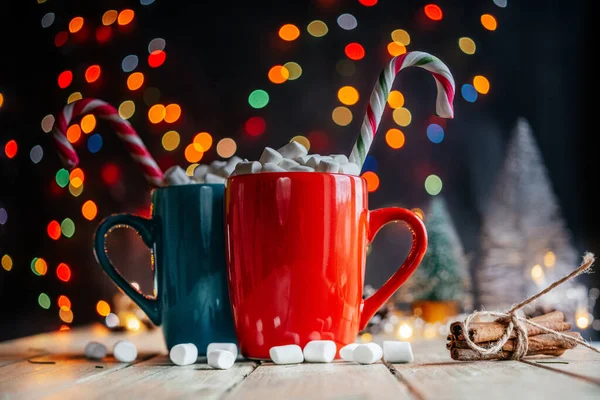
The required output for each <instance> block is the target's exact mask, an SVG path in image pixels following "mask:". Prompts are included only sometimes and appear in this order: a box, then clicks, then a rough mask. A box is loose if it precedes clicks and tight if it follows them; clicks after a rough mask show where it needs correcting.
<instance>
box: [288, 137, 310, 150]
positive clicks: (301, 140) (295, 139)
mask: <svg viewBox="0 0 600 400" xmlns="http://www.w3.org/2000/svg"><path fill="white" fill-rule="evenodd" d="M290 142H296V143H300V144H301V145H302V146H304V147H305V148H306V150H310V140H308V138H307V137H306V136H302V135H298V136H294V137H293V138H292V139H291V140H290Z"/></svg>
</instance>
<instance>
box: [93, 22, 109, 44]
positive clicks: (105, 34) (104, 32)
mask: <svg viewBox="0 0 600 400" xmlns="http://www.w3.org/2000/svg"><path fill="white" fill-rule="evenodd" d="M111 35H112V29H111V27H110V26H99V27H98V28H96V40H97V41H98V43H100V44H103V43H106V42H108V41H109V40H110V36H111Z"/></svg>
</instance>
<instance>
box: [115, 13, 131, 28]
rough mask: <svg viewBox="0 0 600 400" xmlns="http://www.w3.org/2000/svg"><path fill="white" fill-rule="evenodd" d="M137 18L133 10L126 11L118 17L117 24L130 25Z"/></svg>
mask: <svg viewBox="0 0 600 400" xmlns="http://www.w3.org/2000/svg"><path fill="white" fill-rule="evenodd" d="M134 17H135V12H134V11H133V10H131V9H125V10H123V11H121V12H120V13H119V15H118V16H117V23H118V24H119V25H123V26H124V25H129V24H130V23H131V21H133V18H134Z"/></svg>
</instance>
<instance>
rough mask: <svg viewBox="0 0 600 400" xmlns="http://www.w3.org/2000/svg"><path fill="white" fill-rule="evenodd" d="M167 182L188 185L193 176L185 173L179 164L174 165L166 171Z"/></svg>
mask: <svg viewBox="0 0 600 400" xmlns="http://www.w3.org/2000/svg"><path fill="white" fill-rule="evenodd" d="M165 182H167V184H168V185H169V186H171V185H187V184H188V183H190V182H191V178H190V177H189V176H188V175H187V174H186V173H185V171H184V170H183V168H181V167H180V166H179V165H174V166H172V167H171V168H169V169H168V170H166V171H165Z"/></svg>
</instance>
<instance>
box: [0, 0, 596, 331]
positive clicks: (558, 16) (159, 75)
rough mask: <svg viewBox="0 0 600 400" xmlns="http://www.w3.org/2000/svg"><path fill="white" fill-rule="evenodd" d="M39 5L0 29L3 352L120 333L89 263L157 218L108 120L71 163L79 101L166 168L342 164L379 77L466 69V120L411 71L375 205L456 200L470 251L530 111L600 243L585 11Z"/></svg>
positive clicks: (119, 259) (136, 244)
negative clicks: (124, 222) (8, 342)
mask: <svg viewBox="0 0 600 400" xmlns="http://www.w3.org/2000/svg"><path fill="white" fill-rule="evenodd" d="M29 3H31V4H25V5H19V7H22V8H21V9H19V10H16V9H15V10H14V11H13V12H12V14H11V13H7V14H6V16H5V18H4V19H5V21H4V26H3V27H2V29H3V31H2V34H3V36H2V37H4V38H5V44H4V48H3V54H4V57H5V59H10V60H12V61H10V62H9V63H8V64H9V65H3V67H2V68H3V70H2V71H3V72H2V74H0V127H1V128H2V129H1V130H0V145H1V148H0V167H1V172H2V174H1V177H2V186H1V189H0V190H1V192H0V194H1V197H0V257H1V265H2V268H1V269H0V301H1V303H0V304H1V310H2V311H0V316H1V317H0V318H1V320H2V325H3V326H5V327H8V326H10V327H12V328H11V329H2V330H1V331H0V339H2V338H7V337H12V336H18V335H23V334H30V333H34V332H38V331H43V330H53V329H69V328H70V327H71V326H73V325H77V324H85V323H89V322H106V321H110V320H111V318H113V317H112V316H111V314H110V313H111V298H112V295H113V294H114V293H115V292H116V289H115V288H114V286H113V285H112V283H111V282H110V281H109V279H108V278H107V277H105V276H104V274H103V273H102V272H101V270H100V268H99V267H98V265H97V264H96V262H95V259H94V256H93V253H92V250H91V240H92V236H93V232H94V229H95V227H96V226H97V224H98V223H99V221H100V220H101V219H102V218H104V217H105V216H107V215H109V214H112V213H116V212H132V213H136V214H139V215H144V216H148V213H149V204H150V189H149V187H148V185H147V184H146V182H145V181H144V179H143V176H142V174H141V172H140V170H139V169H138V168H137V166H136V165H135V164H134V163H133V161H132V160H131V159H130V157H129V156H128V154H127V153H126V151H125V150H124V147H123V146H122V145H121V143H120V142H119V141H118V139H117V137H116V135H115V134H114V133H113V132H111V130H110V128H109V126H108V124H107V123H106V122H104V121H101V120H96V118H94V117H93V116H91V115H88V116H84V117H83V118H81V119H79V120H77V123H76V124H73V125H71V127H70V128H69V129H68V131H67V138H68V140H69V141H70V142H71V143H73V144H74V145H75V148H76V149H77V151H78V153H79V155H80V159H81V164H80V165H79V167H78V168H76V169H73V170H71V171H67V170H65V169H63V168H62V166H61V165H60V163H59V160H58V157H57V155H56V153H55V151H54V149H53V147H52V144H51V141H50V139H49V135H48V134H47V132H49V131H50V129H51V127H52V123H53V121H54V117H53V114H54V113H55V112H57V111H58V110H60V109H61V108H62V107H63V106H64V105H65V104H67V103H69V102H72V101H75V100H77V99H80V98H82V97H96V98H100V99H103V100H106V101H108V102H109V103H111V104H113V105H114V106H115V107H117V108H118V110H119V114H120V115H121V116H122V117H123V118H125V119H128V120H129V121H130V122H131V123H132V125H133V126H134V127H135V128H136V130H137V131H138V132H139V133H140V135H141V136H142V138H143V140H144V141H145V143H146V145H147V146H148V148H149V150H150V152H151V153H152V154H153V155H154V157H155V158H156V160H157V161H158V163H159V165H160V166H161V167H162V168H163V170H165V169H167V168H168V167H170V166H172V165H175V164H179V165H181V166H182V167H184V168H185V169H186V170H187V171H188V173H189V174H192V173H193V169H194V168H195V166H196V165H197V164H198V163H209V162H211V161H213V160H216V159H224V158H225V159H226V158H229V157H231V156H233V155H238V156H240V157H242V158H248V159H258V157H259V156H260V153H261V151H262V149H263V148H264V147H265V146H270V147H274V148H277V147H280V146H282V145H283V144H285V143H286V142H288V141H290V140H298V141H300V142H302V143H303V144H305V145H307V146H310V152H311V153H320V154H331V153H344V154H349V152H350V149H351V147H352V145H353V143H354V141H355V139H356V137H357V134H358V131H359V129H360V124H361V122H362V119H363V117H364V112H365V109H366V104H367V102H368V99H369V96H370V93H371V90H372V88H373V85H374V83H375V79H376V77H377V76H378V74H379V72H380V70H381V69H382V68H383V67H384V66H385V65H386V63H387V62H388V61H389V60H390V59H391V58H392V57H393V56H396V55H400V54H402V53H404V52H406V51H410V50H421V51H427V52H430V53H432V54H434V55H437V56H438V57H440V58H441V59H442V60H443V61H444V62H446V63H447V64H448V65H449V67H450V69H451V71H452V72H453V74H454V77H455V80H456V101H455V109H456V119H455V120H443V119H440V118H438V117H436V116H435V115H434V110H435V107H434V104H435V85H434V83H433V80H432V79H431V76H430V75H429V74H427V73H426V72H424V71H422V70H420V69H416V68H414V69H409V70H406V71H403V72H402V73H401V78H400V79H399V80H398V81H397V83H396V84H395V85H394V89H395V90H394V91H393V92H392V93H391V94H390V98H389V101H388V107H387V108H386V111H385V114H384V117H383V120H382V124H381V127H380V129H379V131H378V134H377V136H376V140H375V143H374V145H373V146H372V148H371V151H370V155H369V157H368V158H367V161H366V162H365V166H364V168H363V176H364V178H365V179H366V180H367V183H368V187H369V191H370V192H371V194H370V205H371V208H377V207H383V206H391V205H397V206H402V207H407V208H411V209H415V210H417V211H419V212H421V211H420V210H421V209H422V208H424V207H426V205H427V202H428V200H429V199H430V198H431V196H436V195H444V196H445V197H446V199H447V200H448V202H449V204H450V208H451V211H452V214H453V218H454V219H455V221H456V222H457V228H458V230H459V232H460V234H461V238H462V239H463V242H464V243H463V244H464V246H465V248H466V250H467V251H468V252H469V253H471V254H472V255H476V253H477V246H478V241H477V237H478V229H479V221H480V218H481V209H482V205H483V203H484V201H485V199H486V195H487V193H488V190H489V188H490V186H491V183H492V181H493V178H494V174H495V173H496V172H497V169H498V167H499V166H500V163H501V162H502V151H503V145H504V143H505V141H506V139H507V137H508V134H509V132H510V129H511V128H512V126H513V124H514V123H515V121H516V118H517V117H519V116H525V117H526V118H528V119H529V120H530V122H531V123H532V126H533V128H534V133H535V134H536V138H537V139H538V142H539V143H540V146H541V148H542V153H543V155H544V160H545V162H546V164H547V166H548V168H549V170H550V176H551V178H552V180H553V182H554V188H555V191H556V193H557V195H558V197H559V200H560V202H561V206H562V208H563V213H564V215H565V217H566V219H567V224H568V226H569V228H570V229H571V231H572V233H573V236H574V244H575V245H576V248H577V249H578V250H580V251H583V250H584V249H589V250H593V246H594V245H597V244H598V228H597V227H596V226H595V225H596V224H595V223H594V221H596V222H597V221H598V212H597V211H595V210H594V209H593V208H592V207H587V204H588V203H586V192H585V189H582V188H583V187H584V186H583V185H582V184H583V183H584V182H586V179H590V177H589V176H587V178H586V174H589V173H590V172H589V171H588V170H586V168H584V165H585V163H584V162H582V160H585V157H582V156H580V155H578V153H577V152H578V151H585V150H584V149H586V148H587V146H586V142H585V141H586V140H587V139H586V137H585V136H584V135H583V132H584V131H585V129H584V128H585V126H586V120H585V118H587V115H586V113H585V112H584V111H585V110H584V107H585V104H584V103H583V101H582V100H581V97H582V95H583V90H584V89H583V87H584V86H583V85H584V75H583V74H577V73H575V72H574V71H579V70H581V69H582V68H583V66H584V65H586V59H585V57H584V53H583V49H584V46H585V40H587V39H586V35H585V34H584V31H583V26H584V24H582V23H581V21H582V20H583V18H584V15H585V12H584V11H585V8H584V7H585V5H584V3H583V2H581V3H580V2H577V1H575V2H569V4H565V5H557V4H552V5H547V6H545V7H542V8H538V7H536V6H534V5H525V4H518V3H519V2H516V1H514V2H510V0H509V1H508V2H507V1H505V0H486V1H461V2H459V3H460V4H458V3H456V2H451V1H437V2H428V1H414V0H410V1H403V2H396V1H390V0H387V1H386V0H379V1H377V0H348V1H343V0H313V1H308V0H307V1H296V2H285V4H283V2H282V4H279V5H271V4H269V3H268V2H264V1H252V2H244V3H240V4H239V5H237V4H234V3H228V2H227V3H226V2H210V4H209V3H208V2H190V1H173V0H170V1H165V0H155V1H153V0H139V1H116V0H113V1H110V0H109V1H98V2H93V3H90V2H85V3H82V2H76V1H58V0H37V4H36V1H30V2H29ZM15 7H16V6H15ZM9 15H14V16H15V18H17V16H18V20H19V22H18V24H17V23H16V21H13V20H11V19H12V17H8V16H9ZM558 21H560V22H561V23H560V24H557V23H558ZM570 22H572V23H570ZM567 54H568V55H567ZM574 55H576V56H574ZM566 58H568V62H567V61H566V60H565V59H566ZM588 61H589V60H588ZM5 69H6V71H4V70H5ZM113 236H114V237H113V238H111V240H109V249H110V251H111V256H112V259H113V260H114V262H115V264H116V265H117V267H118V268H119V269H120V270H121V271H122V272H123V273H124V274H125V275H126V277H128V278H129V279H131V280H133V281H135V282H138V284H139V286H140V288H141V289H142V290H143V291H144V292H146V293H151V290H152V289H151V288H152V279H151V272H150V269H149V268H148V266H149V260H148V254H149V252H148V250H147V249H145V247H144V246H143V244H142V243H141V241H140V240H139V239H137V238H136V237H135V235H133V234H132V233H131V232H127V231H119V232H115V233H114V234H113ZM409 240H410V238H409V235H408V233H406V232H404V230H403V228H402V227H401V226H396V225H393V226H391V227H387V228H385V229H384V230H383V231H382V233H381V234H380V235H379V236H378V238H377V239H376V241H375V242H374V244H373V247H372V252H371V253H370V255H369V267H368V268H367V271H368V272H367V283H369V284H371V285H373V286H376V287H377V286H379V285H381V284H382V283H383V282H384V281H385V280H386V279H387V277H389V275H391V273H392V272H393V270H394V269H395V268H396V267H397V265H398V260H399V259H401V258H403V257H404V256H405V255H406V253H407V250H408V249H407V246H408V243H409ZM398 241H400V242H401V243H402V244H403V245H402V246H398ZM404 244H405V245H404ZM594 285H595V286H596V287H597V286H598V282H597V280H596V282H595V283H594V282H593V281H592V282H591V283H590V287H593V286H594ZM597 325H598V329H595V330H594V329H590V334H591V335H594V334H597V331H598V330H600V322H598V324H597ZM13 328H14V329H13Z"/></svg>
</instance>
